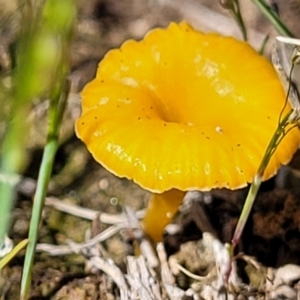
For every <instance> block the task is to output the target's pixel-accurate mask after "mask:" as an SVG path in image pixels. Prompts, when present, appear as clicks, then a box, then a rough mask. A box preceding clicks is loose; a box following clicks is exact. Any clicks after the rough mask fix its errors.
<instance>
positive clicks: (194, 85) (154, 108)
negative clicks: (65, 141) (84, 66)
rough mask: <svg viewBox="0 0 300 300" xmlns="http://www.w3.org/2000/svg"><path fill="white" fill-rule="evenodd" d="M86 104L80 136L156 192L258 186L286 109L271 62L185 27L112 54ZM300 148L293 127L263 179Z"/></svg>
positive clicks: (113, 166) (104, 160)
mask: <svg viewBox="0 0 300 300" xmlns="http://www.w3.org/2000/svg"><path fill="white" fill-rule="evenodd" d="M81 96H82V115H81V117H80V118H79V119H78V120H77V122H76V133H77V135H78V137H79V138H80V139H81V140H82V141H83V142H84V143H85V144H86V145H87V148H88V150H89V151H90V152H91V153H92V155H93V157H94V158H95V159H96V160H97V161H98V162H99V163H101V164H102V165H103V166H104V167H105V168H107V169H108V170H109V171H111V172H112V173H114V174H115V175H117V176H119V177H126V178H128V179H132V180H133V181H135V182H136V183H138V184H139V185H140V186H141V187H143V188H145V189H147V190H150V191H153V192H163V191H166V190H170V189H172V188H177V189H179V190H183V191H186V190H210V189H212V188H223V187H225V188H230V189H236V188H240V187H243V186H245V185H247V183H250V182H252V180H253V177H254V175H255V174H256V171H257V169H258V166H259V164H260V162H261V160H262V158H263V155H264V153H265V151H266V148H267V146H268V144H269V141H270V139H271V137H272V135H273V133H274V132H275V130H276V128H277V125H278V118H279V115H280V112H281V110H282V108H283V106H284V102H285V92H284V90H283V88H282V86H281V83H280V81H279V79H278V77H277V75H276V73H275V71H274V69H273V67H272V65H271V64H270V62H269V61H268V60H267V59H265V58H264V57H262V56H260V55H259V54H258V53H257V52H256V51H255V50H253V49H252V48H251V47H250V46H249V45H248V44H247V43H245V42H241V41H237V40H236V39H234V38H232V37H224V36H220V35H218V34H204V33H201V32H199V31H196V30H194V29H193V28H192V27H191V26H189V25H188V24H187V23H185V22H182V23H180V24H175V23H171V24H170V25H169V27H168V28H166V29H154V30H152V31H150V32H149V33H148V34H147V35H146V37H145V38H144V39H143V40H142V41H139V42H138V41H134V40H129V41H126V42H125V43H124V44H123V45H122V46H121V48H120V49H114V50H111V51H109V52H108V53H107V54H106V56H105V57H104V59H103V60H102V61H101V63H100V64H99V68H98V70H97V75H96V78H95V79H94V80H92V81H91V82H89V83H88V84H87V85H86V86H85V88H84V89H83V92H82V94H81ZM290 109H291V107H290V105H289V104H288V105H287V106H286V107H285V110H284V114H285V113H287V112H288V111H289V110H290ZM299 140H300V134H299V130H298V129H297V128H295V129H292V130H291V131H290V132H289V133H288V134H287V136H286V137H285V138H284V139H283V141H282V142H281V143H280V145H279V146H278V148H277V149H276V151H275V153H274V154H273V156H272V158H271V160H270V162H269V164H268V167H267V169H266V171H265V174H264V180H266V179H268V178H270V177H271V176H273V175H274V174H275V173H276V171H277V169H278V168H279V167H280V165H281V164H286V163H288V162H289V161H290V159H291V157H292V155H293V153H294V152H295V151H296V149H297V147H298V145H299Z"/></svg>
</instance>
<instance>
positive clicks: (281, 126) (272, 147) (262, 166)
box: [231, 110, 293, 248]
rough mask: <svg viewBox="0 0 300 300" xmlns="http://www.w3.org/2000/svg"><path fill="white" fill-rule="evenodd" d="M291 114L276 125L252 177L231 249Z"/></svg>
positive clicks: (239, 237) (237, 239)
mask: <svg viewBox="0 0 300 300" xmlns="http://www.w3.org/2000/svg"><path fill="white" fill-rule="evenodd" d="M292 112H293V111H292V110H291V111H290V112H289V113H287V115H286V116H285V117H284V118H283V119H282V121H280V123H279V124H278V127H277V129H276V131H275V133H274V135H273V137H272V139H271V141H270V143H269V145H268V148H267V150H266V152H265V154H264V157H263V159H262V161H261V163H260V165H259V167H258V170H257V173H256V175H255V177H254V180H253V183H252V184H251V187H250V190H249V192H248V195H247V198H246V201H245V203H244V206H243V210H242V213H241V216H240V218H239V221H238V224H237V226H236V229H235V232H234V235H233V238H232V241H231V242H232V248H234V247H235V246H236V245H237V244H238V243H239V241H240V239H241V235H242V233H243V230H244V227H245V225H246V222H247V220H248V217H249V214H250V212H251V209H252V206H253V203H254V200H255V198H256V195H257V192H258V190H259V188H260V185H261V182H262V179H263V175H264V172H265V169H266V167H267V165H268V163H269V161H270V159H271V157H272V155H273V153H274V151H275V150H276V149H277V147H278V145H279V144H280V142H281V140H282V139H283V138H284V136H285V134H286V127H287V126H288V125H289V117H290V115H291V114H292Z"/></svg>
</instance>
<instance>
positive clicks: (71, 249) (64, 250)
mask: <svg viewBox="0 0 300 300" xmlns="http://www.w3.org/2000/svg"><path fill="white" fill-rule="evenodd" d="M120 229H122V226H120V225H115V226H111V227H109V228H107V229H105V230H104V231H102V232H101V233H99V234H98V235H96V236H95V237H93V238H91V239H90V240H88V241H87V242H84V243H75V242H73V241H70V242H69V245H63V246H62V245H60V246H58V245H51V244H37V248H36V250H37V251H40V252H41V251H44V252H47V253H48V254H49V255H52V256H57V255H66V254H71V253H77V254H78V253H80V252H81V251H82V250H83V249H85V248H90V247H93V246H94V245H96V244H97V243H101V242H104V241H105V240H107V239H109V238H110V237H111V236H113V235H115V234H116V233H117V232H118V231H120Z"/></svg>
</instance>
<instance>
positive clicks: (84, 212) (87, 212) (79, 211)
mask: <svg viewBox="0 0 300 300" xmlns="http://www.w3.org/2000/svg"><path fill="white" fill-rule="evenodd" d="M45 204H46V206H49V207H52V208H54V209H56V210H58V211H61V212H65V213H67V214H70V215H73V216H77V217H80V218H83V219H86V220H91V221H93V220H95V219H97V218H99V220H100V222H102V223H104V224H118V223H128V222H127V221H128V219H127V217H126V215H125V214H118V215H112V214H107V213H102V212H99V211H96V210H92V209H89V208H84V207H81V206H77V205H75V204H69V203H66V202H63V201H62V200H60V199H58V198H55V197H47V198H46V202H45ZM135 214H136V218H137V219H142V218H143V217H144V215H145V210H139V211H137V212H135Z"/></svg>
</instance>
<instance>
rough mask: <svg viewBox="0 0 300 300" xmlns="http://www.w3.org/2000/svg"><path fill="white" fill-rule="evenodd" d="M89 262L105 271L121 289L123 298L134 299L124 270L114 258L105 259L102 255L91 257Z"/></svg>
mask: <svg viewBox="0 0 300 300" xmlns="http://www.w3.org/2000/svg"><path fill="white" fill-rule="evenodd" d="M89 262H90V263H91V264H92V265H93V267H96V268H97V269H99V270H102V271H103V272H105V273H106V274H107V275H108V276H110V277H111V278H112V279H113V281H114V282H115V283H116V285H117V286H118V288H119V290H120V295H121V297H120V298H121V300H129V299H132V298H131V297H130V292H129V289H128V286H127V283H126V280H125V277H124V274H123V273H122V271H121V270H120V269H119V268H118V267H117V266H116V265H115V264H114V262H113V261H112V260H105V259H103V258H101V257H96V256H94V257H91V258H90V259H89Z"/></svg>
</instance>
